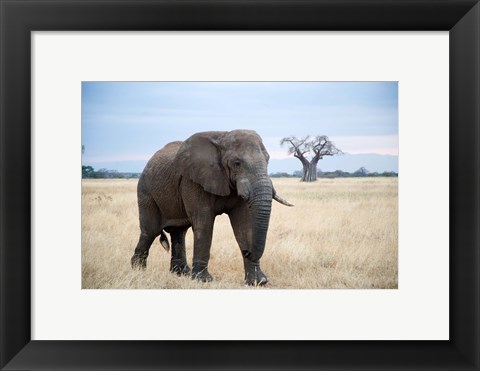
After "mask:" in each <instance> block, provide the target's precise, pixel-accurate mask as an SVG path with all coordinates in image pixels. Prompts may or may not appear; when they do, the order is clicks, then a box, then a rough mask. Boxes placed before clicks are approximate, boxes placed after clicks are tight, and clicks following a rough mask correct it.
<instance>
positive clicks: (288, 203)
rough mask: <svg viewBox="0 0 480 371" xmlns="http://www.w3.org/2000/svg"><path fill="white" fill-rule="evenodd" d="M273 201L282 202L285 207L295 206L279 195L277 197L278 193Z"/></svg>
mask: <svg viewBox="0 0 480 371" xmlns="http://www.w3.org/2000/svg"><path fill="white" fill-rule="evenodd" d="M273 199H274V200H275V201H277V202H280V203H281V204H282V205H285V206H294V205H293V204H291V203H290V202H288V201H286V200H284V199H283V198H281V197H280V196H279V195H277V194H276V193H275V194H274V195H273Z"/></svg>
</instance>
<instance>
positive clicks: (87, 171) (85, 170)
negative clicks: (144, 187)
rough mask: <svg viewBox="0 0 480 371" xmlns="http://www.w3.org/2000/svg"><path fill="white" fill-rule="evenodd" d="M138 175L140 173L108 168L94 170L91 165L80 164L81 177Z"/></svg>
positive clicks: (132, 176) (127, 177)
mask: <svg viewBox="0 0 480 371" xmlns="http://www.w3.org/2000/svg"><path fill="white" fill-rule="evenodd" d="M139 177H140V173H121V172H118V171H117V170H109V169H99V170H97V171H95V169H94V168H93V167H92V166H86V165H82V178H84V179H85V178H86V179H131V178H139Z"/></svg>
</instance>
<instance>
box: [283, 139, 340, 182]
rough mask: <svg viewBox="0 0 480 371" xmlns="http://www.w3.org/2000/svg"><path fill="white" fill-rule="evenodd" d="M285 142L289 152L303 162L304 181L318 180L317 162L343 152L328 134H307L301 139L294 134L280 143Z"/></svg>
mask: <svg viewBox="0 0 480 371" xmlns="http://www.w3.org/2000/svg"><path fill="white" fill-rule="evenodd" d="M285 144H286V145H288V153H289V154H293V156H294V157H296V158H298V159H299V160H300V162H301V163H302V166H303V174H302V179H301V181H302V182H314V181H316V180H317V164H318V161H319V160H321V159H322V158H323V157H324V156H335V155H339V154H343V152H342V151H341V150H340V149H338V148H337V147H336V146H335V144H333V142H332V141H331V140H329V139H328V137H327V136H326V135H317V136H315V137H310V136H306V137H304V138H300V139H299V138H297V137H295V136H293V135H292V136H289V137H285V138H283V139H282V140H281V141H280V145H282V146H283V145H285ZM308 155H311V159H310V160H308V159H307V157H306V156H308Z"/></svg>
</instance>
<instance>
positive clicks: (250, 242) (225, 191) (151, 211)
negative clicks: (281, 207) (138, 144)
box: [131, 130, 291, 285]
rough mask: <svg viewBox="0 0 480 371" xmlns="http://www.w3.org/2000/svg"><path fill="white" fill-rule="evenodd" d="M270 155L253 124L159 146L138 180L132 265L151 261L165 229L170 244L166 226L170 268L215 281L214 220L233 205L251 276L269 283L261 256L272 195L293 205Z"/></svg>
mask: <svg viewBox="0 0 480 371" xmlns="http://www.w3.org/2000/svg"><path fill="white" fill-rule="evenodd" d="M268 159H269V155H268V153H267V151H266V149H265V147H264V146H263V143H262V140H261V138H260V137H259V136H258V134H257V133H256V132H254V131H250V130H234V131H231V132H223V131H222V132H221V131H218V132H203V133H197V134H194V135H192V136H191V137H190V138H188V139H187V140H186V141H184V142H172V143H169V144H167V145H166V146H165V147H164V148H162V149H161V150H159V151H158V152H156V153H155V154H154V155H153V157H152V158H151V159H150V161H149V162H148V163H147V165H146V167H145V169H144V170H143V173H142V175H141V177H140V180H139V182H138V188H137V195H138V207H139V214H140V230H141V234H140V239H139V241H138V245H137V247H136V249H135V253H134V255H133V256H132V259H131V263H132V267H134V268H145V267H146V264H147V257H148V250H149V249H150V246H151V244H152V242H153V241H154V240H155V238H156V237H158V236H160V243H161V244H162V245H163V246H164V247H165V248H166V249H167V250H168V248H169V243H168V239H167V237H166V235H165V233H164V232H167V233H169V234H170V237H171V241H172V246H171V250H172V258H171V262H170V270H171V271H172V272H174V273H177V274H178V275H181V274H190V273H191V275H192V279H197V280H200V281H203V282H207V281H211V280H212V276H211V275H210V274H209V273H208V269H207V268H208V261H209V258H210V246H211V243H212V233H213V224H214V220H215V217H216V216H217V215H220V214H223V213H226V214H228V216H229V218H230V223H231V225H232V228H233V231H234V234H235V238H236V240H237V242H238V244H239V246H240V250H241V253H242V256H243V262H244V268H245V282H246V283H247V284H249V285H264V284H265V283H267V281H268V280H267V276H266V275H265V274H264V273H263V272H262V270H261V269H260V258H261V257H262V254H263V251H264V249H265V241H266V237H267V230H268V223H269V220H270V211H271V207H272V198H275V199H276V200H277V201H279V202H281V203H284V204H285V205H288V206H291V205H290V204H288V203H287V202H286V201H284V200H282V199H281V198H280V197H279V196H277V195H276V194H275V190H274V189H273V186H272V182H271V180H270V179H269V177H268V175H267V174H268V173H267V163H268ZM190 227H192V229H193V234H194V247H193V267H192V270H191V271H190V268H189V266H188V265H187V259H186V255H185V234H186V232H187V230H188V228H190Z"/></svg>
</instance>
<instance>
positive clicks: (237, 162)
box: [233, 160, 241, 169]
mask: <svg viewBox="0 0 480 371" xmlns="http://www.w3.org/2000/svg"><path fill="white" fill-rule="evenodd" d="M240 165H241V163H240V161H239V160H235V161H233V167H234V168H235V169H239V168H240Z"/></svg>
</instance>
